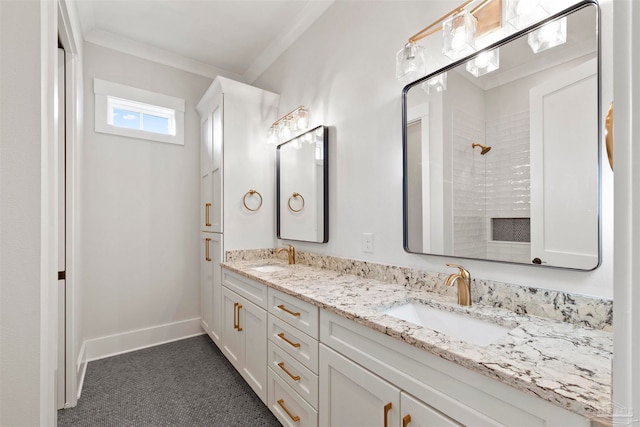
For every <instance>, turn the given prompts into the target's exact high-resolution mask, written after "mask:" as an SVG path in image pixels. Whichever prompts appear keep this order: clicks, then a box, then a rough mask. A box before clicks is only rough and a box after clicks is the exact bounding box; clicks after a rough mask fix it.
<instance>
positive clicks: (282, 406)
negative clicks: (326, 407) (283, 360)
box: [267, 368, 318, 427]
mask: <svg viewBox="0 0 640 427" xmlns="http://www.w3.org/2000/svg"><path fill="white" fill-rule="evenodd" d="M268 371H269V372H268V379H269V395H268V398H267V405H268V406H269V409H270V410H271V412H273V414H274V415H275V416H276V418H278V420H279V421H280V422H281V423H282V425H284V426H287V427H317V426H318V412H317V411H316V410H315V409H314V408H312V407H311V405H309V404H308V403H307V402H305V400H304V399H303V398H301V397H300V396H299V395H298V393H296V392H295V391H293V389H292V388H291V387H289V386H288V385H287V384H286V383H285V382H284V381H282V379H281V378H280V377H279V376H278V375H276V374H275V373H274V372H273V371H272V370H271V368H269V369H268Z"/></svg>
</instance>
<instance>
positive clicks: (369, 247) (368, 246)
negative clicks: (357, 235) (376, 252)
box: [362, 233, 373, 253]
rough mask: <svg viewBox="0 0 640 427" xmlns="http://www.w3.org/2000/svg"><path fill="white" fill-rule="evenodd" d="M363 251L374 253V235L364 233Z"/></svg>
mask: <svg viewBox="0 0 640 427" xmlns="http://www.w3.org/2000/svg"><path fill="white" fill-rule="evenodd" d="M362 250H363V251H364V252H368V253H373V233H362Z"/></svg>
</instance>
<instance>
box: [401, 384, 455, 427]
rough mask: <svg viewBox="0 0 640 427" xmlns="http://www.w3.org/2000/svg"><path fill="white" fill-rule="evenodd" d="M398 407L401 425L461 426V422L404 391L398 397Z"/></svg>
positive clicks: (422, 426)
mask: <svg viewBox="0 0 640 427" xmlns="http://www.w3.org/2000/svg"><path fill="white" fill-rule="evenodd" d="M400 409H401V411H400V414H401V417H402V418H401V422H402V427H429V426H440V427H461V426H462V424H459V423H457V422H455V421H454V420H452V419H451V418H449V417H447V416H446V415H444V414H443V413H441V412H439V411H437V410H435V409H433V408H432V407H431V406H429V405H427V404H425V403H423V402H421V401H419V400H417V399H416V398H414V397H413V396H411V395H409V394H406V393H404V392H403V393H402V396H401V399H400Z"/></svg>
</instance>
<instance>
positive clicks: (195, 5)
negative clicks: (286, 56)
mask: <svg viewBox="0 0 640 427" xmlns="http://www.w3.org/2000/svg"><path fill="white" fill-rule="evenodd" d="M333 2H334V0H76V4H77V6H78V16H79V18H80V23H81V26H82V32H83V35H84V39H85V40H86V41H88V42H91V43H95V44H98V45H101V46H105V47H109V48H112V49H116V50H119V51H122V52H125V53H130V54H133V55H137V56H140V57H143V58H145V59H149V60H153V61H156V62H160V63H164V64H166V65H171V66H174V67H177V68H180V69H184V70H186V71H190V72H194V73H197V74H201V75H205V76H207V77H211V78H213V77H215V76H217V75H224V76H227V77H231V78H235V79H239V80H243V81H245V82H248V83H251V82H253V81H254V80H255V79H256V78H258V77H259V76H260V75H261V74H262V72H264V70H266V69H267V68H268V67H269V66H270V65H271V64H272V63H273V61H275V60H276V59H277V58H278V57H279V56H280V54H282V52H284V51H285V50H286V49H287V48H288V47H289V46H290V45H291V44H292V43H293V42H294V41H295V40H296V39H297V38H298V37H299V36H300V35H301V34H302V33H303V32H304V31H305V30H306V29H307V28H309V26H311V24H313V22H315V21H316V20H317V19H318V18H319V17H320V16H321V15H322V14H323V13H324V12H325V11H326V10H327V9H328V8H329V6H331V4H332V3H333Z"/></svg>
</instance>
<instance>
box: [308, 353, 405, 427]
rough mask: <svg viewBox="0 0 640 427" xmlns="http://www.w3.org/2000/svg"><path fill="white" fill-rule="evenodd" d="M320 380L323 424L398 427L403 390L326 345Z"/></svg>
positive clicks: (321, 360) (322, 355) (321, 418)
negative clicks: (401, 391)
mask: <svg viewBox="0 0 640 427" xmlns="http://www.w3.org/2000/svg"><path fill="white" fill-rule="evenodd" d="M319 379H320V402H319V408H318V409H319V410H318V413H319V417H320V418H319V424H320V426H332V427H398V426H399V420H400V390H399V389H398V388H396V387H394V386H393V385H391V384H389V383H388V382H386V381H384V380H383V379H381V378H380V377H378V376H376V375H374V374H372V373H371V372H369V371H367V370H366V369H364V368H362V367H361V366H359V365H356V364H355V363H353V362H352V361H350V360H349V359H347V358H345V357H343V356H341V355H339V354H338V353H336V352H334V351H333V350H331V349H329V348H328V347H325V346H324V345H320V374H319Z"/></svg>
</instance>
